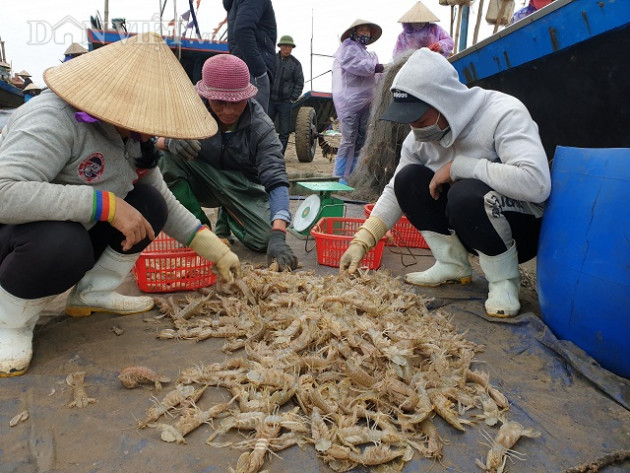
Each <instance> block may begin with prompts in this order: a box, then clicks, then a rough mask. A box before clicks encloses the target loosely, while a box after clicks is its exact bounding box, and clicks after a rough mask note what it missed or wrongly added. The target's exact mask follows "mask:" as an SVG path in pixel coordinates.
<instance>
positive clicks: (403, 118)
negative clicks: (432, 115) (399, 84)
mask: <svg viewBox="0 0 630 473" xmlns="http://www.w3.org/2000/svg"><path fill="white" fill-rule="evenodd" d="M392 95H393V97H394V101H393V102H392V103H391V104H390V106H389V107H388V108H387V110H386V111H385V114H384V115H383V116H382V117H381V120H387V121H390V122H398V123H411V122H415V121H416V120H418V119H419V118H420V117H421V116H422V115H424V114H425V112H426V111H427V110H429V108H430V105H429V104H428V103H426V102H425V101H423V100H420V99H419V98H416V97H414V96H413V95H411V94H408V93H407V92H404V91H402V90H399V89H392Z"/></svg>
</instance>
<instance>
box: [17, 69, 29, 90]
mask: <svg viewBox="0 0 630 473" xmlns="http://www.w3.org/2000/svg"><path fill="white" fill-rule="evenodd" d="M15 75H16V76H19V77H20V79H22V81H23V84H22V88H24V87H26V86H27V85H29V84H32V83H33V79H31V75H30V74H29V73H28V71H25V70H21V71H20V72H18V73H17V74H15Z"/></svg>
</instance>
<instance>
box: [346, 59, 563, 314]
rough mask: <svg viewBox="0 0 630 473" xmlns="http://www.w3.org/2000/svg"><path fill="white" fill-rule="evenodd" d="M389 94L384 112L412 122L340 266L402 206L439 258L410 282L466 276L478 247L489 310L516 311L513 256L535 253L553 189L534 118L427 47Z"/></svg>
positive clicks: (352, 266) (369, 243)
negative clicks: (468, 80) (469, 83)
mask: <svg viewBox="0 0 630 473" xmlns="http://www.w3.org/2000/svg"><path fill="white" fill-rule="evenodd" d="M392 94H393V102H392V104H391V106H390V107H389V109H388V110H387V112H386V113H385V116H383V117H382V119H385V120H390V121H396V122H400V123H409V124H410V127H411V131H410V132H409V135H408V136H407V138H406V139H405V141H404V143H403V147H402V151H401V158H400V162H399V164H398V167H397V168H396V171H395V173H394V176H393V177H392V179H391V181H390V182H389V183H388V184H387V186H386V187H385V189H384V191H383V193H382V194H381V196H380V197H379V199H378V201H377V203H376V205H375V206H374V209H373V211H372V213H371V215H370V218H369V219H367V220H366V222H365V223H364V224H363V226H362V227H361V228H360V229H359V230H358V231H357V233H356V234H355V235H354V238H353V241H352V243H351V244H350V247H349V248H348V250H347V251H346V252H345V253H344V255H343V256H342V258H341V264H340V271H342V272H343V271H347V272H350V273H353V272H354V271H355V270H356V268H357V266H358V264H359V262H360V261H361V259H363V257H364V256H365V254H366V252H367V251H368V250H369V249H371V248H372V247H373V246H374V245H375V244H376V242H377V241H379V240H380V239H381V237H382V236H383V235H384V234H385V233H386V232H387V231H388V230H389V229H390V228H392V227H393V226H394V224H395V223H396V222H397V221H398V219H399V218H400V217H401V216H402V215H403V213H404V215H405V216H406V217H407V218H408V219H409V221H410V222H411V223H412V224H413V225H414V227H416V228H417V229H419V230H420V232H421V233H422V236H423V237H424V239H425V240H426V242H427V243H428V245H429V247H430V249H431V251H432V253H433V256H434V257H435V260H436V262H435V264H434V265H433V266H432V267H431V268H429V269H428V270H426V271H421V272H414V273H410V274H407V275H406V276H405V281H406V282H407V283H410V284H415V285H418V286H439V285H442V284H446V283H459V284H467V283H470V282H471V280H472V269H471V266H470V263H469V260H468V254H469V252H472V253H476V254H478V255H479V263H480V266H481V268H482V270H483V272H484V274H485V277H486V279H487V280H488V283H489V284H488V298H487V300H486V302H485V308H486V312H487V314H488V315H490V316H495V317H511V316H514V315H517V314H518V313H519V310H520V302H519V290H520V275H519V269H518V265H519V262H521V263H522V262H525V261H528V260H529V259H531V258H533V257H534V256H535V255H536V252H537V245H538V234H539V231H540V225H541V218H542V214H543V208H544V203H545V201H546V200H547V198H548V197H549V193H550V191H551V178H550V173H549V166H548V163H547V157H546V155H545V152H544V149H543V146H542V143H541V140H540V136H539V134H538V127H537V125H536V123H535V122H534V121H533V119H532V117H531V116H530V114H529V112H528V110H527V108H526V107H525V105H524V104H523V103H522V102H520V101H519V100H518V99H516V98H515V97H512V96H510V95H506V94H504V93H501V92H496V91H491V90H484V89H482V88H479V87H473V88H470V89H469V88H468V87H466V86H465V85H464V84H462V83H461V82H460V81H459V76H458V74H457V71H456V70H455V68H454V67H453V66H452V65H451V64H450V63H449V62H448V61H447V60H446V59H445V58H444V57H443V56H441V55H440V54H437V53H434V52H432V51H430V50H429V49H427V48H422V49H419V50H418V51H416V52H415V53H413V55H411V56H410V58H409V59H408V61H407V63H406V64H405V65H404V66H403V67H402V68H401V70H400V72H399V73H398V74H397V76H396V78H395V79H394V82H393V83H392Z"/></svg>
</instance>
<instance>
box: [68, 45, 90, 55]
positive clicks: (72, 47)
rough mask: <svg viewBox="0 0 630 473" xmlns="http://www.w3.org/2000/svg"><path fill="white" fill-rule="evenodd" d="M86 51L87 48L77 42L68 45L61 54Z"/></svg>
mask: <svg viewBox="0 0 630 473" xmlns="http://www.w3.org/2000/svg"><path fill="white" fill-rule="evenodd" d="M87 52H88V50H87V49H85V48H84V47H83V46H81V45H80V44H79V43H72V44H71V45H70V46H68V49H66V50H65V52H64V53H63V54H64V55H66V56H67V55H68V54H85V53H87Z"/></svg>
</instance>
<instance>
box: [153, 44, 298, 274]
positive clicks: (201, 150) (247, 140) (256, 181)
mask: <svg viewBox="0 0 630 473" xmlns="http://www.w3.org/2000/svg"><path fill="white" fill-rule="evenodd" d="M196 88H197V92H198V93H199V95H200V96H201V97H202V98H203V99H204V102H205V103H206V106H207V108H208V111H209V112H210V114H211V115H212V116H213V117H214V119H215V120H216V121H217V124H218V126H219V133H217V134H216V135H215V136H212V137H210V138H206V139H204V140H201V141H198V140H175V139H168V138H166V139H165V138H161V139H159V140H158V147H159V148H162V149H164V150H166V151H167V152H165V153H164V154H163V157H162V159H161V162H160V167H161V169H162V173H163V175H164V179H165V180H166V183H167V184H168V186H169V188H170V189H171V191H172V192H173V194H175V197H177V200H179V201H180V202H181V203H182V204H183V205H184V206H185V207H186V208H188V210H190V211H191V212H192V213H193V214H195V215H196V216H197V217H198V218H199V219H200V220H201V221H202V222H204V223H207V224H208V225H210V221H209V220H208V217H207V216H206V214H205V212H204V211H203V210H202V208H201V207H202V206H203V207H210V208H219V216H218V219H217V222H216V227H215V233H216V234H217V235H219V236H221V237H223V238H226V239H228V238H229V237H230V235H231V234H234V235H235V236H236V238H238V239H239V240H240V241H241V242H242V243H243V244H244V245H245V246H246V247H248V248H250V249H252V250H254V251H259V252H264V251H266V252H267V259H268V263H269V265H271V263H272V262H274V261H276V262H277V263H278V268H279V269H280V270H284V269H295V268H296V267H297V258H296V257H295V255H294V254H293V251H292V250H291V247H290V246H289V245H288V244H287V243H286V229H287V227H288V225H289V224H290V223H291V212H290V211H289V178H288V176H287V171H286V166H285V162H284V157H283V153H282V144H281V143H280V140H279V139H278V136H277V135H276V131H275V128H274V125H273V123H272V121H271V120H270V119H269V117H268V116H267V114H266V113H265V111H264V110H263V108H262V106H261V105H260V104H259V103H258V102H257V101H256V100H255V99H254V98H253V97H254V96H255V95H256V93H257V91H258V90H257V89H256V87H255V86H254V85H252V84H250V82H249V70H248V68H247V65H246V64H245V62H243V61H242V60H241V59H239V58H238V57H236V56H233V55H231V54H221V55H217V56H213V57H211V58H210V59H208V60H207V61H206V62H205V63H204V65H203V69H202V79H201V80H200V81H199V82H198V83H197V85H196Z"/></svg>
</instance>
